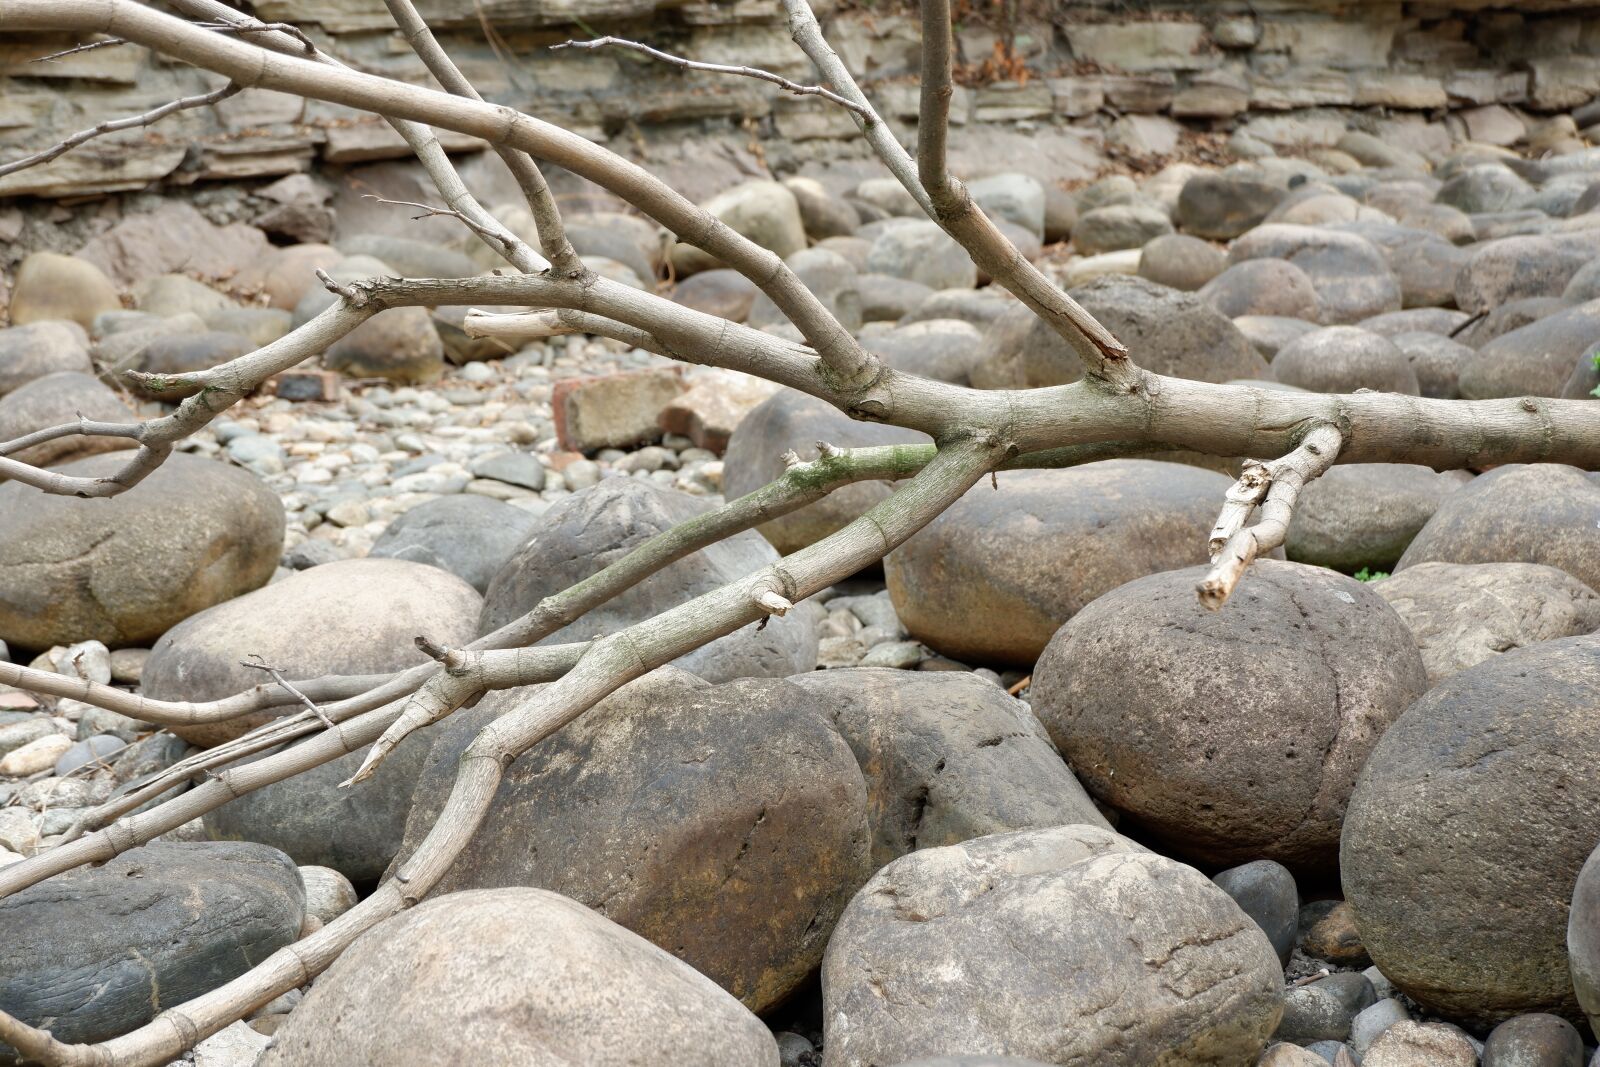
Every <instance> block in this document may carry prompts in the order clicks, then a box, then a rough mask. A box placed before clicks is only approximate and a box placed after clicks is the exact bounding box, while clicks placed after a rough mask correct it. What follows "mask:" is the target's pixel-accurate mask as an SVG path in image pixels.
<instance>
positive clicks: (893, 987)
mask: <svg viewBox="0 0 1600 1067" xmlns="http://www.w3.org/2000/svg"><path fill="white" fill-rule="evenodd" d="M1282 985H1283V978H1282V971H1281V970H1280V968H1279V966H1278V960H1277V957H1276V956H1275V955H1273V951H1272V946H1271V944H1269V943H1268V941H1267V938H1266V935H1265V934H1263V933H1262V932H1261V930H1260V928H1259V927H1257V926H1256V924H1255V923H1254V922H1252V921H1251V920H1250V918H1249V917H1248V916H1246V915H1245V914H1244V912H1242V911H1240V910H1239V906H1238V905H1237V904H1235V903H1234V902H1233V900H1232V899H1231V898H1230V897H1229V896H1228V895H1227V894H1226V893H1224V892H1223V891H1222V890H1221V889H1219V888H1218V887H1217V886H1216V885H1215V884H1213V883H1212V882H1211V881H1210V880H1209V879H1207V878H1206V877H1205V876H1204V875H1202V874H1200V872H1198V871H1196V870H1194V869H1193V868H1191V867H1185V866H1184V865H1182V864H1180V863H1176V862H1174V861H1172V860H1169V859H1166V858H1164V857H1161V856H1157V855H1155V854H1154V853H1150V852H1147V851H1145V850H1144V849H1142V848H1140V847H1139V846H1138V845H1136V844H1134V843H1133V842H1132V841H1129V840H1128V839H1127V838H1125V837H1119V836H1118V835H1117V834H1114V833H1112V832H1110V831H1109V830H1104V829H1101V828H1099V827H1093V826H1063V827H1056V828H1053V829H1045V830H1026V831H1022V832H1019V833H1013V834H999V835H995V836H992V837H983V838H978V839H976V840H973V841H968V842H965V843H963V844H959V845H950V846H947V847H944V848H935V849H925V850H923V851H920V852H913V853H911V854H910V855H908V856H903V857H901V858H900V859H898V860H896V861H895V862H893V863H891V864H889V866H887V867H885V868H884V869H883V870H881V871H879V872H878V873H877V874H876V875H875V876H873V879H872V881H870V882H868V883H867V885H866V887H865V888H863V889H862V890H861V892H860V893H858V894H857V895H856V898H855V899H854V900H853V901H851V902H850V907H849V908H848V909H847V910H846V911H845V914H844V918H843V919H841V920H840V922H839V927H838V929H837V930H835V931H834V935H833V940H832V941H831V942H829V944H828V955H827V959H826V961H825V962H824V963H823V968H822V995H823V1019H824V1023H825V1027H826V1035H827V1039H826V1042H825V1044H824V1052H823V1064H824V1065H825V1067H868V1065H876V1064H897V1063H901V1062H903V1061H905V1060H908V1059H914V1058H916V1057H919V1056H929V1057H931V1056H939V1055H955V1054H967V1055H971V1054H984V1053H990V1054H1000V1053H1004V1054H1007V1055H1013V1056H1018V1057H1024V1058H1028V1059H1036V1060H1039V1061H1041V1062H1044V1063H1056V1064H1079V1063H1081V1064H1091V1063H1092V1064H1096V1065H1099V1067H1146V1065H1148V1064H1155V1063H1171V1064H1179V1063H1196V1064H1198V1063H1213V1064H1241V1065H1242V1064H1249V1063H1252V1062H1253V1061H1254V1059H1255V1056H1256V1055H1257V1054H1258V1053H1259V1052H1260V1051H1261V1049H1262V1047H1263V1046H1264V1045H1265V1044H1266V1042H1267V1038H1268V1036H1269V1035H1270V1034H1271V1033H1272V1030H1273V1028H1274V1027H1276V1025H1277V1022H1278V1014H1279V1011H1280V998H1281V995H1282ZM980 1062H981V1061H980Z"/></svg>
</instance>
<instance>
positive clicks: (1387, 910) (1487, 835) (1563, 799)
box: [1340, 635, 1600, 1028]
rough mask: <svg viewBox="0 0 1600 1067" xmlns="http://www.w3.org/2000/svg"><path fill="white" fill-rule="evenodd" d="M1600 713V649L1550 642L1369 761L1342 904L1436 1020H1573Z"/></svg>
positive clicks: (1448, 684) (1428, 714) (1519, 654)
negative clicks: (1579, 894)
mask: <svg viewBox="0 0 1600 1067" xmlns="http://www.w3.org/2000/svg"><path fill="white" fill-rule="evenodd" d="M1597 702H1600V637H1597V636H1594V635H1590V636H1587V637H1569V638H1566V639H1564V640H1560V641H1545V642H1541V643H1540V644H1537V645H1533V646H1530V647H1528V648H1522V649H1518V650H1516V651H1514V652H1508V653H1506V654H1505V655H1503V656H1497V657H1495V658H1493V659H1490V660H1487V661H1485V662H1483V663H1479V664H1478V665H1477V666H1474V667H1469V668H1467V669H1466V670H1464V671H1461V672H1459V673H1457V674H1454V675H1452V676H1450V677H1449V678H1446V679H1445V680H1444V681H1443V682H1441V683H1440V684H1438V685H1437V686H1435V687H1434V688H1433V689H1432V690H1430V691H1429V692H1428V693H1427V695H1425V696H1424V697H1423V698H1422V699H1421V700H1419V701H1417V702H1416V704H1414V705H1413V706H1412V707H1411V709H1410V710H1409V711H1407V712H1406V713H1405V714H1404V715H1402V716H1400V718H1399V720H1398V721H1396V722H1395V723H1394V725H1392V726H1391V727H1389V730H1388V732H1387V733H1386V734H1384V735H1383V738H1382V739H1381V740H1380V741H1379V742H1378V744H1377V747H1376V748H1375V749H1374V750H1373V752H1372V756H1371V758H1370V759H1369V760H1368V761H1367V766H1366V769H1365V770H1364V771H1363V772H1362V774H1361V779H1360V781H1359V782H1358V783H1357V784H1356V789H1355V792H1354V794H1353V795H1352V796H1351V798H1350V809H1349V813H1348V815H1347V816H1346V819H1345V831H1344V840H1343V842H1342V845H1341V849H1340V869H1341V872H1342V876H1343V882H1344V892H1345V898H1346V899H1347V900H1348V901H1349V903H1350V904H1351V906H1352V907H1353V908H1354V909H1355V914H1356V921H1357V924H1358V925H1359V927H1360V930H1361V939H1362V942H1363V944H1364V945H1365V946H1366V949H1367V951H1368V952H1369V953H1370V954H1371V956H1372V960H1373V962H1374V963H1375V964H1377V966H1378V967H1379V968H1380V969H1381V970H1382V972H1383V974H1384V975H1385V977H1387V978H1388V979H1389V980H1390V981H1391V982H1393V983H1394V984H1395V985H1396V986H1397V987H1398V988H1399V989H1401V990H1402V991H1403V992H1404V993H1405V994H1406V995H1407V996H1409V997H1411V998H1412V999H1413V1000H1415V1001H1417V1003H1419V1004H1421V1005H1422V1006H1423V1007H1424V1008H1425V1009H1427V1010H1428V1011H1429V1012H1431V1013H1435V1014H1438V1015H1442V1016H1444V1017H1445V1018H1447V1019H1451V1020H1454V1021H1457V1022H1460V1023H1462V1024H1464V1025H1467V1026H1470V1027H1473V1028H1478V1027H1487V1026H1491V1025H1493V1024H1495V1023H1497V1022H1500V1021H1502V1020H1504V1019H1507V1018H1510V1017H1511V1016H1513V1015H1517V1014H1520V1013H1522V1012H1529V1011H1548V1012H1552V1013H1554V1014H1558V1015H1562V1016H1565V1017H1567V1018H1571V1019H1577V1018H1579V1017H1580V1016H1579V1007H1578V1001H1577V998H1576V995H1575V994H1574V991H1573V985H1572V978H1571V976H1570V974H1569V973H1568V963H1567V921H1568V914H1567V912H1568V903H1569V901H1570V900H1571V895H1572V886H1573V883H1574V882H1575V881H1576V880H1577V878H1578V872H1579V870H1580V868H1582V866H1583V864H1584V861H1585V860H1586V859H1587V858H1588V856H1589V854H1590V852H1592V851H1593V850H1594V842H1595V829H1594V828H1595V827H1596V826H1600V777H1597V776H1596V775H1595V774H1594V773H1593V770H1594V767H1595V765H1596V762H1597V761H1600V731H1596V730H1595V729H1594V721H1593V720H1594V709H1595V707H1596V704H1597ZM1486 909H1490V910H1492V912H1493V921H1485V910H1486Z"/></svg>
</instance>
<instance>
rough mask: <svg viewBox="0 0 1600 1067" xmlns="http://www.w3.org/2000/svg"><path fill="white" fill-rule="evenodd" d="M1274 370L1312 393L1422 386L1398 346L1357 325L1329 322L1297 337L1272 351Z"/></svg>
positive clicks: (1410, 391) (1413, 391) (1412, 391)
mask: <svg viewBox="0 0 1600 1067" xmlns="http://www.w3.org/2000/svg"><path fill="white" fill-rule="evenodd" d="M1272 372H1273V374H1275V375H1276V376H1277V379H1278V381H1280V382H1283V383H1284V384H1286V385H1297V386H1299V387H1300V388H1302V389H1309V390H1311V391H1312V392H1313V393H1353V392H1355V391H1356V390H1357V389H1375V390H1377V391H1378V392H1383V393H1402V394H1404V395H1406V396H1418V395H1420V394H1421V392H1422V386H1421V384H1420V383H1419V382H1418V381H1417V372H1416V371H1414V370H1412V369H1411V361H1410V360H1409V359H1407V358H1406V354H1405V353H1404V352H1402V351H1401V350H1400V348H1399V346H1398V345H1396V344H1395V343H1394V342H1393V341H1391V340H1389V339H1388V338H1387V337H1380V336H1378V335H1377V334H1375V333H1368V332H1367V331H1366V330H1363V329H1361V328H1360V327H1358V326H1328V327H1325V328H1323V329H1320V330H1317V331H1315V332H1314V333H1308V334H1305V335H1304V336H1302V337H1296V338H1295V339H1294V340H1293V341H1290V342H1289V343H1288V344H1286V345H1284V346H1283V347H1282V348H1280V349H1279V350H1278V354H1277V355H1276V356H1273V357H1272Z"/></svg>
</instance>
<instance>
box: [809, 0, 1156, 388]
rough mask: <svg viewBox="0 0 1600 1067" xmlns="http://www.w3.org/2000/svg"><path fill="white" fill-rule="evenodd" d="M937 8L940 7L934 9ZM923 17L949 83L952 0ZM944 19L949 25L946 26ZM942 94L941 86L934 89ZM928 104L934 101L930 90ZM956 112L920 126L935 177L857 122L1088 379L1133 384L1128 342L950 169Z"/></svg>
mask: <svg viewBox="0 0 1600 1067" xmlns="http://www.w3.org/2000/svg"><path fill="white" fill-rule="evenodd" d="M783 6H784V10H785V11H787V12H788V14H789V31H790V35H791V36H792V37H793V38H794V41H795V43H796V44H797V45H799V46H800V48H801V49H802V50H803V51H804V52H805V53H806V55H807V56H809V57H810V59H811V61H812V63H814V64H816V66H817V69H818V70H820V71H821V72H822V76H823V78H824V79H825V80H826V81H828V82H831V83H832V84H833V85H834V87H835V88H836V89H838V90H839V91H840V92H841V93H843V94H844V95H845V96H847V97H849V98H850V99H852V100H854V101H856V102H857V103H858V104H860V105H862V106H863V107H866V108H867V109H868V110H869V111H871V105H870V104H869V103H868V102H867V98H866V96H865V95H864V94H863V93H862V92H861V89H860V87H859V86H857V85H856V81H855V77H854V75H852V74H851V73H850V69H849V68H848V67H846V66H845V65H844V62H843V61H842V60H841V59H840V58H839V56H838V53H836V52H834V50H833V49H832V48H831V47H830V46H829V45H828V42H827V41H826V40H825V39H824V38H823V36H822V27H821V26H820V25H819V24H818V23H817V17H816V15H815V14H814V13H813V12H812V10H811V5H810V4H809V3H808V2H807V0H783ZM930 7H931V8H933V9H934V10H932V11H930V10H929V9H930ZM930 19H932V20H933V22H934V28H933V30H932V31H931V32H932V36H931V37H930V31H929V29H928V22H929V20H930ZM923 20H924V31H923V72H922V77H923V81H924V84H925V85H926V83H927V82H928V81H929V80H930V79H932V80H933V81H934V83H935V85H936V86H937V85H939V84H945V85H948V83H949V80H950V72H949V67H950V49H949V24H950V8H949V0H929V3H928V4H927V5H924V7H923ZM941 25H942V27H943V29H942V31H941V30H940V29H939V27H940V26H941ZM941 72H942V74H941ZM939 95H940V94H939V93H938V92H937V91H936V92H935V96H936V97H937V96H939ZM923 103H924V105H926V104H927V103H928V97H927V95H926V92H925V94H924V97H923ZM949 117H950V116H949V106H948V101H947V102H946V104H945V105H944V106H943V107H942V108H940V107H937V106H935V107H934V108H933V109H932V111H931V113H930V114H929V115H927V116H925V122H932V123H934V124H936V125H937V126H938V129H937V130H934V131H930V130H929V129H928V128H927V127H926V126H925V125H924V126H922V127H919V130H918V145H919V151H922V152H924V154H925V155H928V156H930V157H934V159H935V161H936V171H935V173H934V174H933V175H932V176H931V179H930V178H929V177H925V176H922V175H920V174H919V173H918V170H917V164H915V163H913V162H912V161H911V157H910V156H909V155H907V154H906V150H905V149H904V148H903V147H901V145H900V142H899V141H897V140H895V138H894V136H893V135H892V134H891V133H890V132H889V130H888V127H887V126H885V125H884V123H883V120H882V119H881V118H879V117H878V115H877V112H876V111H872V115H871V119H870V120H861V119H860V118H859V117H858V125H860V127H861V131H862V133H863V134H864V135H865V137H866V139H867V143H868V144H869V145H871V146H872V149H873V151H874V152H875V153H876V154H877V156H878V158H879V159H880V160H882V161H883V164H884V165H885V166H886V167H888V168H889V173H891V174H893V175H894V176H895V178H896V179H897V180H898V181H899V182H900V184H901V185H902V186H903V187H904V188H905V189H906V191H907V192H909V193H910V194H911V195H912V196H913V197H914V198H915V199H916V201H917V203H918V204H919V205H920V206H921V207H922V209H923V210H924V211H925V212H927V214H928V217H929V218H931V219H932V220H933V221H934V222H937V223H938V224H939V225H940V226H941V227H942V228H943V229H944V231H945V232H946V233H948V234H949V235H950V236H951V237H952V238H953V239H954V240H955V241H956V243H957V244H959V245H961V247H962V248H963V249H965V250H966V252H967V254H968V255H969V256H971V257H972V260H973V262H974V263H976V264H977V265H978V266H979V267H981V268H982V269H983V270H984V271H985V272H987V273H988V275H989V277H991V278H993V279H994V280H995V281H996V282H997V283H998V284H1000V285H1002V286H1004V287H1005V288H1006V289H1008V290H1009V291H1010V292H1012V293H1013V294H1015V295H1016V296H1017V298H1018V299H1020V300H1021V301H1022V302H1023V303H1024V304H1026V305H1028V307H1029V308H1030V309H1032V311H1033V312H1034V314H1036V315H1038V316H1039V317H1040V318H1041V319H1043V320H1044V321H1045V322H1046V323H1047V324H1049V326H1050V328H1051V329H1053V330H1055V331H1056V333H1058V334H1059V335H1060V336H1061V338H1062V339H1063V340H1065V341H1066V342H1067V343H1068V344H1069V345H1071V346H1072V349H1073V351H1075V352H1076V353H1077V354H1078V358H1079V359H1080V360H1082V361H1083V365H1084V371H1085V374H1086V375H1087V376H1088V377H1089V378H1091V379H1095V380H1099V381H1103V382H1105V383H1107V384H1108V385H1110V386H1111V387H1112V388H1113V389H1124V388H1130V387H1131V386H1132V385H1133V383H1134V382H1135V381H1136V380H1137V373H1136V368H1135V367H1134V366H1133V364H1132V363H1131V361H1129V359H1128V351H1127V349H1126V348H1124V347H1123V346H1122V343H1121V342H1120V341H1118V340H1117V339H1116V338H1115V337H1113V336H1112V335H1111V331H1109V330H1107V329H1106V328H1105V327H1104V326H1102V325H1100V323H1099V322H1097V321H1095V318H1094V316H1093V315H1090V314H1089V312H1088V311H1086V310H1084V308H1083V307H1082V305H1080V304H1079V303H1078V302H1077V301H1076V300H1073V299H1072V298H1071V297H1070V296H1068V295H1067V294H1065V293H1063V292H1062V291H1061V290H1060V289H1058V288H1057V287H1056V286H1055V285H1054V284H1053V283H1051V281H1050V279H1048V278H1046V277H1045V276H1044V275H1043V274H1042V273H1040V272H1039V270H1038V268H1037V267H1035V266H1034V265H1033V264H1032V263H1029V262H1028V261H1027V260H1026V259H1024V258H1023V256H1022V253H1020V252H1018V251H1017V249H1016V246H1015V245H1013V244H1012V243H1011V241H1010V240H1009V239H1008V238H1007V237H1006V236H1005V234H1003V233H1001V232H1000V231H999V230H998V229H996V228H995V225H994V223H993V222H991V221H990V220H989V218H988V216H986V215H985V214H984V213H983V212H982V210H980V209H979V208H978V206H977V205H976V204H974V203H973V202H972V197H971V196H969V195H968V194H967V191H966V188H965V187H964V186H962V185H961V184H960V183H959V182H957V181H955V179H953V178H951V177H949V176H948V175H947V174H945V173H944V145H945V139H946V136H947V133H946V130H947V128H948V125H949Z"/></svg>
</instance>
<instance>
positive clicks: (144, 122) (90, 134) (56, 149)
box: [0, 82, 244, 177]
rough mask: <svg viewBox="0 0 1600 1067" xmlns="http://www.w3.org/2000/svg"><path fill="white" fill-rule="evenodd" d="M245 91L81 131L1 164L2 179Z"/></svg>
mask: <svg viewBox="0 0 1600 1067" xmlns="http://www.w3.org/2000/svg"><path fill="white" fill-rule="evenodd" d="M243 88H244V86H242V85H239V84H237V83H236V82H229V83H228V84H227V85H224V86H223V87H222V88H220V89H215V90H213V91H211V92H209V93H200V94H198V95H196V96H185V97H180V98H179V99H177V100H169V101H168V102H167V103H165V104H162V105H161V106H160V107H156V108H151V109H150V110H149V111H146V112H145V113H144V114H142V115H132V116H129V117H128V118H125V119H112V120H109V121H107V122H102V123H100V124H99V125H98V126H91V127H89V128H88V129H87V130H79V131H78V132H77V133H75V134H73V135H72V136H71V137H68V138H67V139H66V140H64V141H60V142H58V143H56V144H53V145H51V146H50V147H49V148H46V149H45V150H44V151H42V152H35V153H34V154H33V155H31V156H25V157H24V158H22V159H17V160H13V161H12V162H10V163H5V164H0V177H5V176H6V175H7V174H15V173H16V172H17V171H19V170H27V169H28V168H29V167H37V166H38V165H39V164H41V163H48V162H50V161H51V160H52V159H55V158H56V157H57V156H60V155H64V154H66V153H67V152H70V151H72V150H73V149H74V148H76V147H78V146H79V145H81V144H83V143H85V142H86V141H92V140H94V139H95V138H96V137H104V136H105V135H106V134H108V133H120V132H122V131H123V130H133V129H137V128H139V127H140V126H149V125H151V124H152V123H156V122H160V121H161V120H162V119H164V118H166V117H167V116H168V115H171V114H173V113H174V112H178V111H188V110H190V109H191V108H197V107H205V106H207V105H208V104H215V103H219V102H221V101H223V100H226V99H227V98H228V97H230V96H233V95H234V94H235V93H237V92H238V91H239V90H240V89H243Z"/></svg>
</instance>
